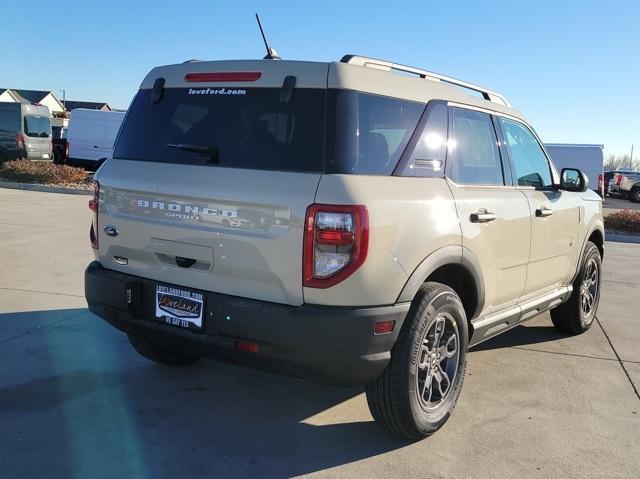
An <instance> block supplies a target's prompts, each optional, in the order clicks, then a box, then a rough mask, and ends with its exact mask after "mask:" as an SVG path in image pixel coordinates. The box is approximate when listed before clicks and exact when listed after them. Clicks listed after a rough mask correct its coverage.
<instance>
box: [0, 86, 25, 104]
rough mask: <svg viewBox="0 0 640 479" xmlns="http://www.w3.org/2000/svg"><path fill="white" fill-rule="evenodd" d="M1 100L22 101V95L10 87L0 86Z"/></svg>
mask: <svg viewBox="0 0 640 479" xmlns="http://www.w3.org/2000/svg"><path fill="white" fill-rule="evenodd" d="M0 101H8V102H11V103H20V97H19V96H18V95H16V94H15V93H13V92H12V91H11V90H9V89H8V88H0Z"/></svg>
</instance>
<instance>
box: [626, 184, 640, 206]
mask: <svg viewBox="0 0 640 479" xmlns="http://www.w3.org/2000/svg"><path fill="white" fill-rule="evenodd" d="M629 199H630V200H631V203H640V188H638V187H634V188H633V189H632V190H631V193H630V194H629Z"/></svg>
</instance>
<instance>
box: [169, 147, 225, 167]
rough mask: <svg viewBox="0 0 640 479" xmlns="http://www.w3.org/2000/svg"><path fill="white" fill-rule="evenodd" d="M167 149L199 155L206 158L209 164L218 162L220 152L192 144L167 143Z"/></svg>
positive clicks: (214, 148)
mask: <svg viewBox="0 0 640 479" xmlns="http://www.w3.org/2000/svg"><path fill="white" fill-rule="evenodd" d="M167 146H168V147H169V148H176V149H178V150H182V151H190V152H191V153H198V154H199V155H204V156H207V157H208V158H209V159H208V160H207V161H208V162H209V163H219V162H220V150H219V149H218V148H217V147H215V146H206V145H194V144H192V143H167Z"/></svg>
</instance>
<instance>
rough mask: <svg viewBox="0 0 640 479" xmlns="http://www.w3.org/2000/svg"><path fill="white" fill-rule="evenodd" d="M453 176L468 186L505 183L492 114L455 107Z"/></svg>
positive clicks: (452, 148) (452, 151)
mask: <svg viewBox="0 0 640 479" xmlns="http://www.w3.org/2000/svg"><path fill="white" fill-rule="evenodd" d="M450 150H451V155H452V162H451V164H452V166H451V173H450V175H451V178H452V179H453V180H454V181H455V182H456V183H460V184H466V185H503V184H504V179H503V175H502V164H501V161H500V153H499V151H498V142H497V137H496V133H495V129H494V127H493V122H492V121H491V116H490V115H488V114H487V113H482V112H479V111H473V110H465V109H462V108H453V134H452V141H450Z"/></svg>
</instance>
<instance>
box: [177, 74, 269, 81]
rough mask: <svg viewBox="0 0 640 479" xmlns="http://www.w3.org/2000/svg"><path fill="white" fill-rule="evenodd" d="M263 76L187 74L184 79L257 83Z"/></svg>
mask: <svg viewBox="0 0 640 479" xmlns="http://www.w3.org/2000/svg"><path fill="white" fill-rule="evenodd" d="M261 76H262V73H261V72H210V73H187V74H186V75H185V76H184V79H185V80H186V81H188V82H214V83H215V82H232V81H239V82H240V81H256V80H259V79H260V77H261Z"/></svg>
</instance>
